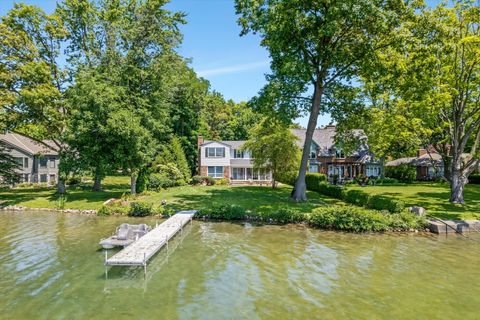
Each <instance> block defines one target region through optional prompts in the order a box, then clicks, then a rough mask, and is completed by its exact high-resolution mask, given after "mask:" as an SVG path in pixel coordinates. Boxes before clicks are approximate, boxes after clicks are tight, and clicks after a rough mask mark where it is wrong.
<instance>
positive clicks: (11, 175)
mask: <svg viewBox="0 0 480 320" xmlns="http://www.w3.org/2000/svg"><path fill="white" fill-rule="evenodd" d="M19 168H20V165H19V164H18V163H17V162H15V160H14V159H13V157H12V156H10V155H9V154H8V153H7V148H6V146H5V145H4V144H3V142H2V141H0V185H2V184H5V185H11V184H14V183H17V182H19V181H20V176H19V175H18V174H17V173H16V172H15V169H19Z"/></svg>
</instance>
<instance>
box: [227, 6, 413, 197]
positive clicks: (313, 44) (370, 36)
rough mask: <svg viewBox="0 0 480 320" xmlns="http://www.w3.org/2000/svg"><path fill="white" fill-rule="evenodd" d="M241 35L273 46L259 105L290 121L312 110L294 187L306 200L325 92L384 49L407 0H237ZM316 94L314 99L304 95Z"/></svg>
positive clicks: (257, 100)
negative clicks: (309, 165) (311, 154)
mask: <svg viewBox="0 0 480 320" xmlns="http://www.w3.org/2000/svg"><path fill="white" fill-rule="evenodd" d="M235 3H236V11H237V14H239V15H240V18H239V19H238V22H239V24H240V25H241V26H242V28H243V30H242V35H244V34H247V33H248V32H253V33H258V34H259V35H260V36H261V38H262V42H261V44H262V46H264V47H266V48H267V49H268V50H269V53H270V57H271V59H272V62H271V69H272V74H270V75H269V76H267V80H268V84H267V85H266V87H264V88H263V89H262V91H261V92H260V97H259V98H257V99H256V101H255V102H256V103H257V104H260V105H264V106H266V107H267V108H268V109H270V110H272V109H273V110H275V111H278V113H280V116H282V117H284V118H287V119H288V118H290V120H291V119H292V118H293V117H295V116H298V114H301V113H303V112H305V111H307V112H308V113H309V121H308V125H307V130H306V136H305V144H304V147H303V153H302V160H301V165H300V169H299V173H298V177H297V180H296V182H295V186H294V189H293V190H292V198H293V199H294V200H296V201H304V200H306V184H305V174H306V169H307V163H308V157H309V150H310V145H311V143H312V136H313V132H314V130H315V127H316V125H317V119H318V115H319V114H320V112H321V111H322V108H323V105H322V98H323V94H324V93H325V92H327V91H328V90H330V87H331V86H333V85H335V84H338V83H349V81H350V80H352V78H354V76H355V75H356V72H357V70H358V69H359V68H362V67H363V66H364V64H365V63H366V62H368V61H369V60H370V59H371V58H372V56H373V54H374V53H375V52H376V51H377V50H378V49H379V48H382V47H386V46H389V45H390V40H389V37H388V34H389V33H390V32H394V29H395V27H396V26H397V25H399V23H400V21H401V20H402V16H403V15H404V14H405V13H406V12H407V11H408V9H409V8H407V7H406V5H405V3H404V2H403V1H401V0H397V1H380V0H360V1H358V0H347V1H327V0H324V1H313V0H260V1H249V0H236V2H235ZM309 90H311V92H313V94H312V96H310V97H302V94H305V93H308V92H309Z"/></svg>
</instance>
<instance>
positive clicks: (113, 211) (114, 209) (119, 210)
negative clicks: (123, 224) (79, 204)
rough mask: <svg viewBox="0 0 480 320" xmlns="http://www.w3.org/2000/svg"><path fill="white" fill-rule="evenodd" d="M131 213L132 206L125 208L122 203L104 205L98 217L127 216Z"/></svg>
mask: <svg viewBox="0 0 480 320" xmlns="http://www.w3.org/2000/svg"><path fill="white" fill-rule="evenodd" d="M129 212H130V206H123V205H122V204H121V203H120V202H114V203H111V204H109V205H104V206H102V207H101V208H100V210H98V211H97V216H112V215H121V216H123V215H127V214H128V213H129Z"/></svg>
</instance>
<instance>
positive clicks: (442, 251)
mask: <svg viewBox="0 0 480 320" xmlns="http://www.w3.org/2000/svg"><path fill="white" fill-rule="evenodd" d="M132 221H133V222H134V223H139V222H148V223H150V224H155V220H153V219H143V220H140V219H128V218H113V217H106V218H99V217H85V216H75V215H63V214H53V213H42V212H35V213H27V212H25V213H23V212H22V213H18V212H17V213H6V212H0V272H1V273H0V319H277V320H278V319H479V318H480V264H479V262H480V242H479V241H480V237H478V236H477V237H475V238H473V239H474V240H467V239H465V238H462V237H459V236H448V237H445V236H436V235H415V234H407V235H405V234H388V235H380V234H376V235H363V234H362V235H359V234H348V233H336V232H326V231H320V230H314V229H309V228H306V227H302V226H252V225H250V224H248V223H246V224H245V223H241V224H232V223H223V222H222V223H211V222H200V221H194V222H193V225H191V226H190V227H189V228H187V230H186V232H185V233H184V234H183V238H181V237H177V238H175V240H173V241H172V242H171V244H170V250H169V251H168V253H167V252H166V250H162V251H161V252H160V253H159V254H158V255H157V256H156V257H155V258H154V259H153V260H152V261H151V263H150V264H149V265H148V274H147V277H146V279H144V275H143V269H142V268H124V267H112V268H110V269H109V270H108V278H106V276H105V267H104V265H103V261H104V252H103V251H102V250H101V249H99V246H98V241H99V239H100V238H102V237H105V236H108V235H110V234H111V233H112V232H113V231H114V230H115V227H116V226H117V225H118V224H120V223H122V222H132ZM110 254H112V253H110Z"/></svg>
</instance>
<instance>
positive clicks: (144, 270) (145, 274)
mask: <svg viewBox="0 0 480 320" xmlns="http://www.w3.org/2000/svg"><path fill="white" fill-rule="evenodd" d="M143 275H144V277H145V278H146V277H147V256H146V254H145V252H144V253H143Z"/></svg>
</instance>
